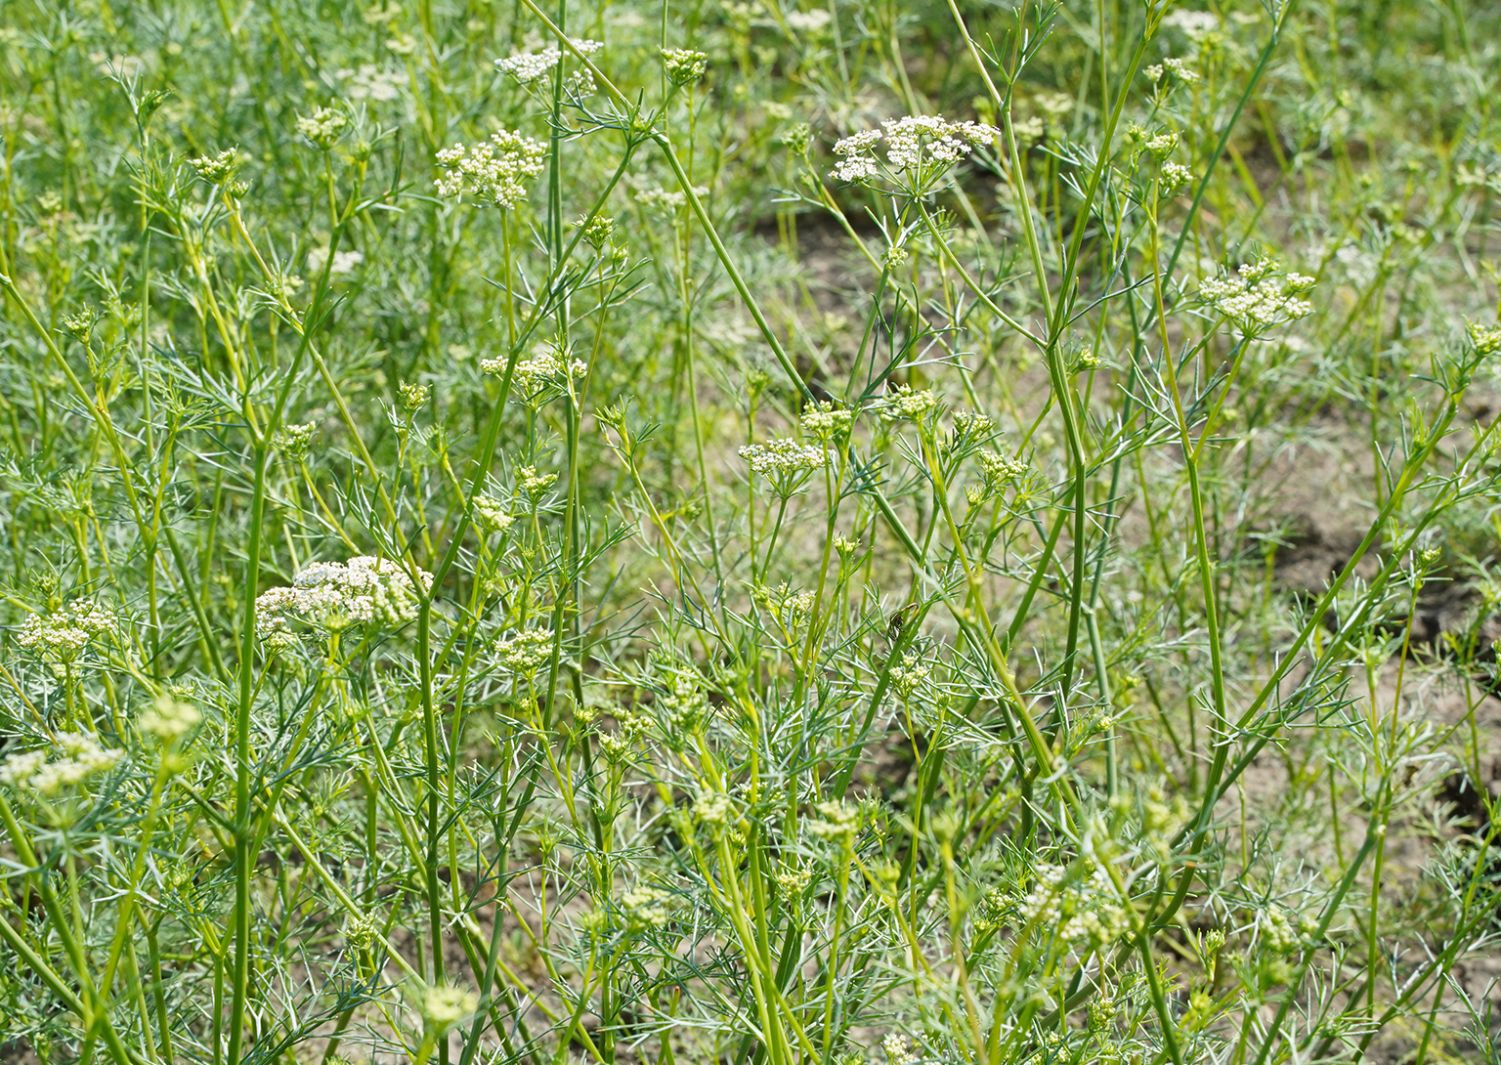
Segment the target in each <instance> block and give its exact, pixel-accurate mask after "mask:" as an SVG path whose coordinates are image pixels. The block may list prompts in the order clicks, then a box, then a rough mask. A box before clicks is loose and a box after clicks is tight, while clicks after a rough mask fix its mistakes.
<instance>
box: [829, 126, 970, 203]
mask: <svg viewBox="0 0 1501 1065" xmlns="http://www.w3.org/2000/svg"><path fill="white" fill-rule="evenodd" d="M999 136H1000V130H998V129H996V127H994V126H991V125H987V124H986V123H984V122H950V121H949V120H948V119H946V118H944V117H943V116H941V115H908V116H907V117H905V118H891V119H887V120H886V121H885V122H882V123H881V128H880V129H868V130H864V131H862V132H860V133H855V134H852V135H851V136H848V137H845V138H844V139H843V140H841V141H839V142H838V143H836V144H835V145H834V154H835V155H836V156H838V157H839V162H838V163H836V164H835V166H834V169H833V171H832V172H831V174H830V176H831V177H833V178H834V179H835V180H837V181H851V182H876V181H883V182H884V183H886V184H890V185H892V186H895V187H896V188H899V189H901V190H903V191H906V192H910V193H912V194H913V195H922V194H923V193H925V192H928V191H930V190H931V189H932V188H933V187H934V186H935V185H936V184H937V183H938V181H939V180H940V179H941V178H942V177H943V176H944V175H945V174H947V173H948V172H949V170H951V169H952V168H953V167H954V164H956V163H958V162H960V161H961V160H963V159H964V158H965V157H966V156H968V155H969V154H970V153H971V152H973V151H974V150H975V148H977V147H978V146H980V145H982V144H988V143H990V142H991V141H993V140H995V139H996V138H997V137H999ZM883 142H884V145H885V149H886V150H885V157H884V158H882V157H881V156H880V155H878V154H877V149H878V148H879V147H881V145H882V144H883Z"/></svg>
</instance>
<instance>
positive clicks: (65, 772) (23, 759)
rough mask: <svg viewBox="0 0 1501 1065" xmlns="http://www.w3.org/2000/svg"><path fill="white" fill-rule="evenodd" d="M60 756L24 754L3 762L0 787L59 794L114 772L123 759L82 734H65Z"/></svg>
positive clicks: (119, 753) (58, 740)
mask: <svg viewBox="0 0 1501 1065" xmlns="http://www.w3.org/2000/svg"><path fill="white" fill-rule="evenodd" d="M57 746H58V750H59V751H60V752H61V757H59V758H55V759H54V758H50V757H48V753H47V752H46V751H42V750H37V751H23V752H21V753H20V754H13V755H11V756H10V757H9V758H7V759H6V760H5V761H4V762H3V763H0V784H8V785H10V786H11V787H12V788H15V789H16V790H17V791H22V790H27V789H30V790H34V791H38V792H40V793H41V794H43V795H56V794H57V793H58V792H59V791H61V790H62V789H64V788H71V787H77V786H78V785H79V784H82V783H83V782H84V781H85V780H87V779H89V778H90V777H93V776H98V775H99V774H100V773H103V772H106V771H107V770H109V769H111V768H112V767H113V766H114V765H115V763H116V762H118V761H119V760H120V758H121V752H120V751H112V750H106V749H104V748H103V747H100V746H99V744H98V742H97V741H96V740H95V739H94V738H93V737H92V736H86V735H84V734H83V733H81V732H63V733H60V734H59V735H58V737H57Z"/></svg>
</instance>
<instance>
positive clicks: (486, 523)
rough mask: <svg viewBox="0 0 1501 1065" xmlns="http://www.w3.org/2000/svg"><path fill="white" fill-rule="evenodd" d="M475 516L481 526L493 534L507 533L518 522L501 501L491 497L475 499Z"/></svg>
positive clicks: (484, 496) (482, 496)
mask: <svg viewBox="0 0 1501 1065" xmlns="http://www.w3.org/2000/svg"><path fill="white" fill-rule="evenodd" d="M474 516H475V518H477V519H478V521H479V524H480V525H481V526H483V527H484V528H486V529H489V530H491V531H493V532H505V531H506V530H507V529H509V528H510V527H511V524H512V523H513V522H515V520H516V519H515V517H513V516H512V515H511V514H510V513H509V512H508V511H507V510H506V508H505V507H504V506H502V505H501V502H500V500H498V499H496V498H495V497H494V496H490V495H477V496H475V497H474Z"/></svg>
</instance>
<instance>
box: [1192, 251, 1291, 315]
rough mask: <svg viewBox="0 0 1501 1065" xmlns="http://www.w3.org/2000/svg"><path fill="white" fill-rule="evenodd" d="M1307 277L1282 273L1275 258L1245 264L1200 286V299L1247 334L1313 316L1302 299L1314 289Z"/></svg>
mask: <svg viewBox="0 0 1501 1065" xmlns="http://www.w3.org/2000/svg"><path fill="white" fill-rule="evenodd" d="M1313 285H1314V279H1313V278H1312V277H1309V276H1308V275H1307V274H1295V273H1287V274H1284V273H1282V272H1281V271H1280V270H1279V269H1278V266H1277V263H1276V262H1275V261H1274V260H1272V259H1258V260H1257V261H1256V262H1254V263H1245V264H1243V265H1242V266H1241V267H1240V269H1239V270H1238V271H1236V273H1235V274H1234V275H1233V276H1230V277H1222V278H1213V279H1211V280H1209V281H1205V282H1204V283H1203V284H1202V285H1200V286H1199V298H1200V299H1202V300H1203V301H1204V302H1205V303H1207V304H1208V305H1209V306H1211V307H1213V308H1214V309H1215V310H1217V311H1219V313H1221V314H1223V315H1224V316H1225V317H1226V318H1231V319H1234V320H1235V321H1236V322H1238V323H1240V325H1241V326H1242V327H1243V328H1245V329H1246V330H1247V331H1252V330H1255V329H1260V328H1266V327H1267V326H1272V325H1277V324H1279V323H1281V322H1290V321H1293V320H1294V319H1297V318H1303V317H1305V316H1306V315H1308V314H1310V313H1312V311H1313V304H1311V303H1309V302H1308V300H1306V299H1304V298H1303V296H1304V294H1305V293H1307V292H1308V290H1309V289H1311V288H1313Z"/></svg>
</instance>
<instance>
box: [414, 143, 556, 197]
mask: <svg viewBox="0 0 1501 1065" xmlns="http://www.w3.org/2000/svg"><path fill="white" fill-rule="evenodd" d="M546 156H547V147H546V145H544V144H543V143H542V142H541V141H539V140H537V139H536V138H535V137H528V136H526V135H525V134H523V133H517V132H515V131H513V130H508V129H500V130H496V131H495V132H494V133H492V134H491V135H490V139H489V140H487V141H481V142H480V143H479V144H475V145H472V146H468V147H466V146H465V145H463V144H455V145H454V146H453V147H451V148H444V149H443V150H442V151H440V152H439V153H438V166H439V167H441V168H442V169H443V173H442V174H440V175H439V176H438V178H437V180H436V181H435V182H434V184H435V185H436V186H437V189H438V194H439V195H440V196H450V197H458V196H466V195H467V196H473V197H475V198H476V199H478V200H481V201H482V202H484V203H490V204H494V205H495V206H496V207H515V206H516V205H517V204H518V203H520V202H521V201H522V200H523V199H525V198H526V183H527V182H528V181H530V180H531V179H532V178H534V177H536V176H537V175H538V174H540V173H542V166H543V162H544V160H545V159H546Z"/></svg>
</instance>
